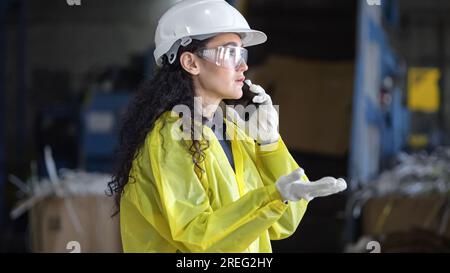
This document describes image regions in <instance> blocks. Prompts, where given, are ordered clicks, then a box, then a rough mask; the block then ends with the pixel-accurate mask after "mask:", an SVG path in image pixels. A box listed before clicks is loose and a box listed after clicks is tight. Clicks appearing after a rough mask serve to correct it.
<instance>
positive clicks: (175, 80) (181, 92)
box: [108, 40, 209, 216]
mask: <svg viewBox="0 0 450 273" xmlns="http://www.w3.org/2000/svg"><path fill="white" fill-rule="evenodd" d="M207 42H208V40H202V41H199V40H192V42H191V43H190V44H189V45H187V46H185V47H183V46H180V48H179V50H178V53H177V56H178V57H179V56H181V54H182V53H183V52H185V51H189V52H195V51H196V50H197V49H199V48H202V47H204V46H205V45H206V43H207ZM194 96H195V90H194V84H193V81H192V77H191V75H190V74H189V73H188V72H187V71H185V70H184V69H183V67H181V64H180V62H179V58H178V59H177V60H176V61H175V62H174V63H173V64H170V63H169V62H168V58H167V56H166V55H164V56H163V62H162V66H161V67H160V68H158V69H157V70H156V71H155V74H154V76H153V78H152V79H151V80H149V81H147V82H144V83H143V84H142V85H141V87H140V88H139V89H138V92H137V94H136V95H135V97H134V98H133V99H132V101H131V102H130V104H129V106H128V109H127V111H126V113H125V115H124V116H123V119H122V123H121V127H120V132H119V150H118V152H117V157H116V167H115V169H114V170H113V175H112V180H111V181H110V182H109V183H108V195H109V196H114V197H115V201H116V202H115V204H116V211H115V212H114V214H113V216H114V215H116V214H118V213H119V211H120V198H121V196H122V193H123V191H124V187H125V185H126V184H127V183H128V181H129V180H131V179H134V178H133V177H131V176H130V170H131V167H132V164H133V160H134V159H135V158H136V157H137V155H138V153H139V149H140V148H141V147H142V145H143V143H144V141H145V138H146V136H147V134H148V133H149V132H150V131H151V130H152V129H153V126H154V124H155V121H156V120H157V119H158V118H159V117H160V116H161V114H163V113H164V112H166V111H169V110H171V109H172V108H173V107H174V106H175V105H180V104H181V105H186V106H188V107H189V109H190V110H191V113H192V115H193V114H194ZM163 124H164V122H163ZM163 126H164V125H163ZM191 126H192V128H191V134H192V141H191V142H190V144H189V145H187V146H186V148H187V150H188V151H189V152H190V153H191V155H192V161H193V167H194V168H197V169H198V170H200V173H201V172H203V171H204V170H203V169H202V168H201V167H200V163H201V162H202V161H203V160H204V158H205V153H204V151H205V150H206V149H207V148H208V146H209V142H208V141H204V140H196V138H194V137H193V132H194V130H193V126H195V125H194V122H192V123H191Z"/></svg>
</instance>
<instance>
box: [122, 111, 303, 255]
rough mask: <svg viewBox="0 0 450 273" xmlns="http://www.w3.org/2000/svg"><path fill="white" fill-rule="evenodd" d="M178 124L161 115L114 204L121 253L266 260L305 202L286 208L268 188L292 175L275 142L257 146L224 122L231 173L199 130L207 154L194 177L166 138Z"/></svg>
mask: <svg viewBox="0 0 450 273" xmlns="http://www.w3.org/2000/svg"><path fill="white" fill-rule="evenodd" d="M164 120H165V122H164ZM177 120H179V118H178V117H174V116H173V115H172V114H171V112H166V113H164V114H163V115H161V117H160V118H159V119H158V120H157V121H156V122H155V126H154V128H153V130H152V131H151V132H150V133H149V134H148V135H147V138H146V140H145V143H144V145H143V146H142V148H141V150H140V152H139V154H138V156H137V158H136V159H135V160H134V161H133V166H132V169H131V171H130V175H131V177H133V178H131V179H130V180H129V182H128V183H127V185H126V186H125V188H124V193H123V195H122V197H121V202H120V226H121V236H122V244H123V250H124V252H272V247H271V244H270V240H280V239H284V238H286V237H288V236H290V235H291V234H293V233H294V232H295V230H296V228H297V226H298V225H299V223H300V220H301V219H302V217H303V215H304V213H305V211H306V207H307V202H306V201H305V200H303V199H301V200H300V201H298V202H289V203H288V204H286V203H284V202H283V201H282V199H281V196H280V194H279V192H278V190H277V189H276V187H275V182H276V181H277V179H278V178H279V177H280V176H283V175H287V174H289V173H291V172H292V171H293V170H295V169H297V168H299V166H298V165H297V163H296V162H295V160H294V159H293V158H292V156H291V155H290V153H289V152H288V150H287V148H286V146H285V144H284V143H283V141H282V140H281V138H280V140H279V141H278V143H273V144H268V145H272V147H269V146H268V145H264V146H259V145H258V144H256V143H255V141H254V140H253V139H251V138H249V137H248V136H247V135H246V134H245V133H244V132H243V131H242V130H240V129H239V128H238V127H237V126H236V125H235V124H234V123H233V122H230V121H228V120H225V122H226V134H227V135H228V136H234V137H233V138H232V139H231V149H232V153H233V160H234V164H235V171H234V170H233V168H232V167H231V165H230V163H229V161H228V159H227V156H226V154H225V152H224V151H223V149H222V147H221V145H220V143H219V141H218V140H217V138H216V137H215V135H214V132H213V131H212V130H211V129H210V128H209V127H207V126H203V130H204V134H205V135H206V136H207V137H209V139H210V146H209V148H208V149H207V150H206V151H205V155H206V157H205V160H204V161H203V162H202V163H201V166H202V168H203V169H204V170H205V172H204V173H203V174H202V175H200V174H199V172H198V171H196V170H195V169H194V164H193V162H192V156H191V154H190V153H189V152H188V150H187V149H186V146H185V144H183V140H177V138H174V137H173V132H176V130H177V128H178V131H181V130H179V124H177ZM163 123H164V126H163ZM303 179H306V180H307V179H308V178H307V177H306V176H305V177H304V178H303Z"/></svg>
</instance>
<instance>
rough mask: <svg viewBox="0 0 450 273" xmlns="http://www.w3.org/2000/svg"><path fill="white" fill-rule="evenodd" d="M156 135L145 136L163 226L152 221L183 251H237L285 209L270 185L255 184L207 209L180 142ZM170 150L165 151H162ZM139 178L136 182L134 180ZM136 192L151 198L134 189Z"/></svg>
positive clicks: (201, 187)
mask: <svg viewBox="0 0 450 273" xmlns="http://www.w3.org/2000/svg"><path fill="white" fill-rule="evenodd" d="M164 142H170V143H167V145H164V147H165V149H166V151H165V150H164V149H162V148H161V147H162V142H161V138H160V137H154V138H152V140H151V141H150V144H149V147H146V148H149V149H150V151H151V152H150V153H149V154H150V165H151V170H152V173H153V182H154V183H155V189H156V191H157V193H156V196H157V198H159V202H158V203H159V204H160V210H161V216H162V217H163V218H164V220H165V221H164V222H166V223H167V225H154V223H153V226H154V227H155V228H156V229H166V230H159V231H158V232H160V233H164V232H166V233H167V227H168V229H169V230H170V233H169V236H170V237H171V241H174V242H175V244H176V247H177V248H178V249H180V250H181V251H182V252H242V251H244V250H245V249H246V248H247V247H248V246H249V245H250V244H251V243H252V242H253V241H255V240H256V239H257V238H258V237H259V236H260V235H261V233H262V232H264V231H265V230H267V229H268V228H269V227H270V226H272V225H273V224H274V223H275V222H276V221H277V220H278V219H279V218H280V217H281V215H283V213H284V212H285V210H286V208H287V205H286V204H284V203H283V201H282V200H281V196H280V194H279V193H278V191H277V189H276V187H275V185H268V186H265V187H261V188H258V189H256V190H253V191H251V192H248V193H247V194H246V195H244V196H242V197H241V198H240V199H238V200H237V201H235V202H233V203H231V204H229V205H227V206H224V207H222V208H220V209H217V210H215V211H213V210H212V208H211V205H210V202H209V198H208V190H207V189H205V187H204V185H203V184H202V183H201V181H200V179H199V178H198V176H197V174H196V173H195V171H194V169H193V166H192V163H191V162H192V158H191V155H190V154H189V153H186V152H182V151H181V150H179V149H185V148H184V146H182V144H180V142H176V141H173V140H168V139H167V138H164ZM167 154H169V155H170V156H167V157H166V156H164V155H167ZM137 183H141V182H139V181H138V182H137ZM137 194H138V197H139V198H140V199H143V203H145V202H148V201H145V199H148V198H153V197H152V196H154V195H151V194H149V193H148V192H146V191H139V190H138V193H137ZM140 208H141V210H142V211H141V213H142V214H143V215H146V216H147V219H148V221H152V220H153V219H152V216H150V213H151V211H146V206H140Z"/></svg>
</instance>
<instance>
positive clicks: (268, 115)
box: [227, 80, 280, 144]
mask: <svg viewBox="0 0 450 273" xmlns="http://www.w3.org/2000/svg"><path fill="white" fill-rule="evenodd" d="M245 83H246V84H247V85H248V86H249V90H250V91H251V92H253V93H255V94H257V95H256V96H254V97H253V99H252V101H253V102H254V103H257V104H258V107H257V109H256V111H255V112H253V114H252V115H251V116H250V119H249V120H248V121H245V120H243V119H242V118H241V117H240V115H239V113H238V112H237V111H236V110H235V109H233V108H231V107H227V117H228V118H229V119H230V120H231V121H233V122H234V123H236V124H237V125H238V126H239V127H241V129H244V131H245V132H246V133H247V134H248V135H249V136H250V137H252V138H253V139H256V141H257V142H258V143H259V144H269V143H274V142H277V141H278V138H279V137H280V135H279V134H278V123H279V121H278V112H277V110H276V109H275V107H274V106H273V104H272V99H271V98H270V96H269V95H268V94H267V93H266V91H265V90H264V89H263V88H262V87H261V86H259V85H256V84H252V82H251V81H250V80H246V81H245Z"/></svg>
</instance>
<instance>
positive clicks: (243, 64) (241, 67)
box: [236, 60, 248, 72]
mask: <svg viewBox="0 0 450 273" xmlns="http://www.w3.org/2000/svg"><path fill="white" fill-rule="evenodd" d="M236 70H237V71H241V70H242V72H245V71H247V70H248V65H247V63H246V62H245V60H241V62H240V63H239V65H238V67H237V69H236Z"/></svg>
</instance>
